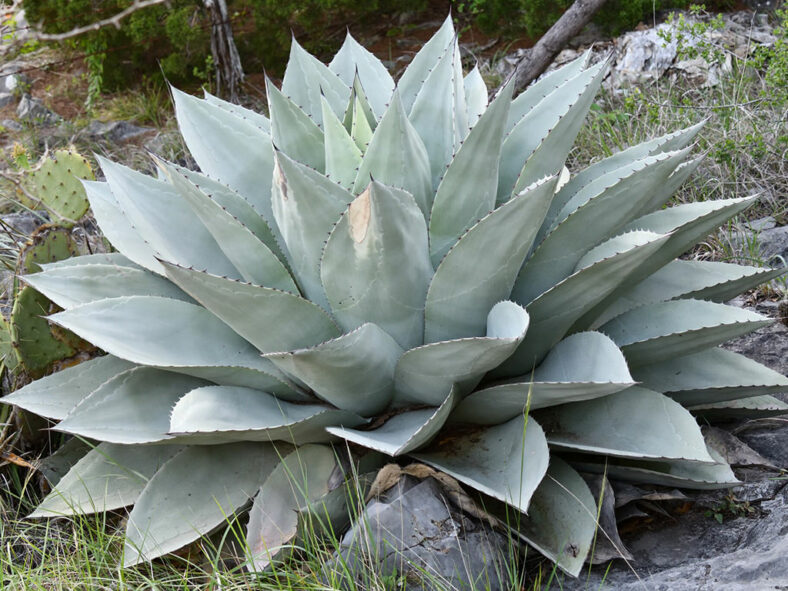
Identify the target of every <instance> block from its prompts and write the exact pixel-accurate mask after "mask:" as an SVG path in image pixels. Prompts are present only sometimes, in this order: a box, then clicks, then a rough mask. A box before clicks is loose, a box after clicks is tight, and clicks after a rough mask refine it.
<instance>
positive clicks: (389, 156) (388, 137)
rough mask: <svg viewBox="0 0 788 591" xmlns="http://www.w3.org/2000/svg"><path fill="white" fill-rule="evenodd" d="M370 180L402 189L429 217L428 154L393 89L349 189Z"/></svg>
mask: <svg viewBox="0 0 788 591" xmlns="http://www.w3.org/2000/svg"><path fill="white" fill-rule="evenodd" d="M371 180H376V181H378V182H380V183H385V184H387V185H390V186H392V187H396V188H398V189H404V190H405V191H407V192H408V193H410V194H411V195H412V196H413V198H414V199H415V200H416V203H417V204H418V206H419V209H421V212H422V213H423V214H424V217H425V218H427V217H428V216H429V211H430V208H431V207H432V179H431V173H430V159H429V155H428V154H427V149H426V148H425V147H424V142H422V140H421V137H419V134H418V132H417V131H416V129H415V128H414V127H413V124H412V123H411V122H410V121H409V120H408V117H407V115H406V114H405V108H404V107H403V105H402V101H401V100H400V95H399V93H398V92H396V91H395V92H394V96H393V97H392V99H391V104H390V105H389V107H388V109H387V110H386V113H385V114H384V115H383V118H382V119H381V120H380V122H379V123H378V126H377V127H376V128H375V133H374V134H373V135H372V139H371V140H370V142H369V146H368V147H367V149H366V151H365V152H364V158H363V159H362V160H361V166H360V167H359V169H358V175H357V176H356V182H355V184H354V186H353V192H354V193H356V194H358V193H361V191H362V190H363V189H364V188H365V187H366V186H367V185H368V184H369V183H370V181H371Z"/></svg>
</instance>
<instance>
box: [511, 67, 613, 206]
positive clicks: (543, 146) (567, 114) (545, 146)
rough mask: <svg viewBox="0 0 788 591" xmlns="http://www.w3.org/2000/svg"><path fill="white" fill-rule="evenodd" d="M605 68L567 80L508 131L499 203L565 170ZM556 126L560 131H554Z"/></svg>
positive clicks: (588, 70) (595, 69)
mask: <svg viewBox="0 0 788 591" xmlns="http://www.w3.org/2000/svg"><path fill="white" fill-rule="evenodd" d="M604 71H605V68H604V64H602V63H600V64H597V65H596V66H594V67H592V68H588V69H587V70H584V71H582V72H580V73H579V74H577V76H575V77H574V78H571V79H570V80H567V81H566V82H565V83H564V84H562V85H561V86H560V87H559V88H558V89H557V92H556V93H552V94H551V95H550V96H549V97H545V98H544V99H542V100H541V101H540V102H539V103H538V104H537V105H535V106H534V108H533V109H531V110H530V111H529V112H528V113H527V114H526V115H525V116H523V117H522V118H521V119H520V120H519V121H518V122H517V124H516V125H515V126H514V128H513V129H512V130H511V131H510V132H509V133H508V135H507V136H506V139H505V140H504V144H503V150H502V155H501V163H500V169H499V179H498V199H497V200H498V203H503V202H505V201H507V200H508V199H509V198H510V196H512V195H516V194H517V193H519V192H520V191H522V190H523V189H524V188H525V187H527V186H528V185H530V184H531V183H534V182H536V181H537V180H539V179H540V178H542V177H544V176H550V175H553V174H555V173H557V172H558V171H559V170H560V169H561V166H563V162H564V160H566V156H567V154H568V153H569V149H570V148H571V147H572V143H573V142H574V139H575V136H576V135H577V133H578V132H579V131H580V124H581V123H582V121H583V119H584V118H585V115H586V112H587V111H588V108H589V107H590V106H591V100H592V99H593V97H594V95H595V94H596V91H597V89H598V87H599V84H600V83H601V82H602V78H601V76H602V74H603V73H604ZM554 128H555V129H556V133H555V134H552V133H551V130H553V129H554Z"/></svg>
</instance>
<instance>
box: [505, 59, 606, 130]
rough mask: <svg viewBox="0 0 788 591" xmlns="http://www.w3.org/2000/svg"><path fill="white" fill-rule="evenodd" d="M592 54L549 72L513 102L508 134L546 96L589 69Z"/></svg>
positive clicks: (507, 128) (507, 125)
mask: <svg viewBox="0 0 788 591" xmlns="http://www.w3.org/2000/svg"><path fill="white" fill-rule="evenodd" d="M590 55H591V52H589V51H586V52H585V53H584V54H583V55H582V56H581V57H580V58H579V59H575V60H572V61H571V62H569V63H568V64H566V65H564V66H561V67H560V68H557V69H555V70H553V71H552V72H547V73H546V74H545V75H544V76H541V77H540V78H539V80H537V81H536V82H534V83H533V84H531V85H530V86H529V87H528V88H526V89H525V90H524V91H523V92H522V93H520V96H518V97H517V98H515V99H514V100H513V101H512V106H511V108H510V109H509V117H508V120H507V122H506V133H507V135H508V134H509V132H511V131H512V129H514V127H515V126H516V125H517V123H519V121H520V120H521V119H522V118H523V117H525V116H526V115H528V113H530V112H531V111H532V110H533V109H534V107H536V105H538V104H539V103H540V102H542V99H544V98H545V97H546V96H548V95H551V94H553V93H554V92H555V91H556V90H557V89H558V88H560V87H561V86H562V85H563V84H564V83H566V82H568V81H569V80H571V79H572V78H575V77H576V76H577V75H578V74H580V72H582V71H583V70H585V69H587V68H588V58H589V57H590Z"/></svg>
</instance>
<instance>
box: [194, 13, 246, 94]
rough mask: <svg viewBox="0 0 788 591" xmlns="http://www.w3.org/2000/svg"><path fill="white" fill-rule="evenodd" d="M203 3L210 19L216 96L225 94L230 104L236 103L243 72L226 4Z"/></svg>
mask: <svg viewBox="0 0 788 591" xmlns="http://www.w3.org/2000/svg"><path fill="white" fill-rule="evenodd" d="M204 3H205V8H206V9H207V10H208V15H209V17H210V19H211V55H213V62H214V66H215V67H216V94H218V95H221V94H225V95H226V97H227V99H228V100H230V101H231V102H238V90H239V88H240V86H241V82H243V79H244V71H243V68H242V67H241V58H240V57H239V56H238V49H237V48H236V47H235V41H234V40H233V30H232V27H231V26H230V17H229V16H228V14H227V2H225V0H204ZM225 88H226V90H225Z"/></svg>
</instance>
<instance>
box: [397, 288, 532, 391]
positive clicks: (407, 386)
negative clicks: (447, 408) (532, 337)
mask: <svg viewBox="0 0 788 591" xmlns="http://www.w3.org/2000/svg"><path fill="white" fill-rule="evenodd" d="M528 323H529V318H528V313H527V312H526V311H525V310H524V309H523V308H521V307H520V306H518V305H517V304H514V303H513V302H499V303H498V304H496V305H495V306H493V308H492V309H491V310H490V313H489V314H488V316H487V333H486V336H479V337H467V338H459V339H454V340H445V341H436V342H434V343H428V344H426V345H422V346H421V347H415V348H413V349H410V350H409V351H407V352H405V353H404V354H403V355H402V357H401V358H400V359H399V362H398V363H397V368H396V372H395V374H394V380H395V390H396V394H395V400H396V402H397V404H404V403H410V404H430V405H433V406H437V405H439V404H441V402H442V400H443V399H444V397H445V396H447V395H448V394H449V392H450V391H451V389H452V385H456V386H457V387H459V390H460V392H461V394H463V395H464V394H466V393H467V392H468V390H470V389H472V388H473V387H474V386H476V384H477V383H478V381H479V379H480V378H481V377H482V376H483V375H484V374H485V373H486V372H488V371H490V370H492V369H494V368H495V367H497V366H498V365H500V364H501V362H502V361H503V360H505V359H506V358H507V357H509V356H510V355H511V354H512V351H514V350H515V348H516V347H517V345H518V344H519V343H520V342H521V341H522V340H523V337H524V336H525V335H526V333H527V330H528Z"/></svg>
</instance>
